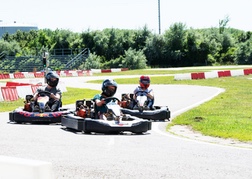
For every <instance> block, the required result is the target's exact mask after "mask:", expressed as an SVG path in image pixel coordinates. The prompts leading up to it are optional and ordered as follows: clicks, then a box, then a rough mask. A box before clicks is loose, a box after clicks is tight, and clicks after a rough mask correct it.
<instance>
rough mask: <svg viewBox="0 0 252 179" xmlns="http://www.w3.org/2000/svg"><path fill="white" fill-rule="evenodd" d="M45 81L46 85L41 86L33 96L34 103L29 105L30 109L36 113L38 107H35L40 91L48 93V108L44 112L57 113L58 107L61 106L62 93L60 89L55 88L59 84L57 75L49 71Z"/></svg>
mask: <svg viewBox="0 0 252 179" xmlns="http://www.w3.org/2000/svg"><path fill="white" fill-rule="evenodd" d="M46 81H47V85H46V86H42V87H40V88H38V89H37V91H36V92H35V94H34V95H33V96H34V97H33V99H34V103H33V104H32V103H31V108H32V111H35V112H36V111H38V106H37V103H36V101H37V99H38V97H39V93H40V92H42V91H46V92H49V93H50V96H49V101H48V103H47V104H48V107H49V109H46V111H51V112H54V111H58V109H59V107H60V106H61V105H62V104H61V97H62V92H61V90H60V88H58V87H57V85H58V83H59V75H58V74H57V73H55V72H53V71H50V72H48V73H47V74H46Z"/></svg>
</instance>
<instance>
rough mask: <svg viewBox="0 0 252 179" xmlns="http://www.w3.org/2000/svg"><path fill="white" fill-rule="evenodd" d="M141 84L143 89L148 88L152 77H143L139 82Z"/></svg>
mask: <svg viewBox="0 0 252 179" xmlns="http://www.w3.org/2000/svg"><path fill="white" fill-rule="evenodd" d="M139 84H140V86H141V88H146V89H147V88H148V87H149V86H150V77H149V76H141V77H140V80H139Z"/></svg>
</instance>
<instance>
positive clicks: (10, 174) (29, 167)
mask: <svg viewBox="0 0 252 179" xmlns="http://www.w3.org/2000/svg"><path fill="white" fill-rule="evenodd" d="M0 178H1V179H11V178H13V179H54V173H53V170H52V164H51V163H50V162H44V161H39V160H29V159H22V158H16V157H8V156H0Z"/></svg>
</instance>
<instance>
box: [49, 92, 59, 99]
mask: <svg viewBox="0 0 252 179" xmlns="http://www.w3.org/2000/svg"><path fill="white" fill-rule="evenodd" d="M50 98H52V99H54V100H59V99H60V94H59V93H56V94H53V93H51V94H50Z"/></svg>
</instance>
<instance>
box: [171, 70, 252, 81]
mask: <svg viewBox="0 0 252 179" xmlns="http://www.w3.org/2000/svg"><path fill="white" fill-rule="evenodd" d="M250 74H252V69H244V70H224V71H211V72H195V73H186V74H175V75H174V80H199V79H209V78H222V77H229V76H242V75H250Z"/></svg>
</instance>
